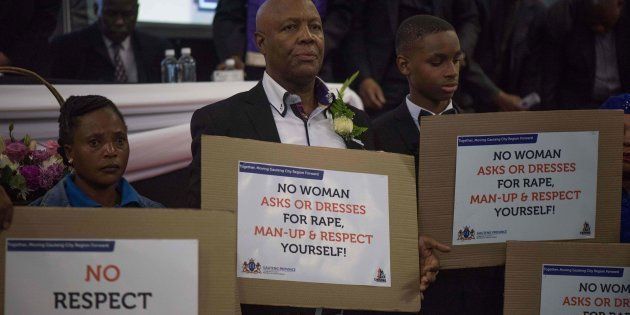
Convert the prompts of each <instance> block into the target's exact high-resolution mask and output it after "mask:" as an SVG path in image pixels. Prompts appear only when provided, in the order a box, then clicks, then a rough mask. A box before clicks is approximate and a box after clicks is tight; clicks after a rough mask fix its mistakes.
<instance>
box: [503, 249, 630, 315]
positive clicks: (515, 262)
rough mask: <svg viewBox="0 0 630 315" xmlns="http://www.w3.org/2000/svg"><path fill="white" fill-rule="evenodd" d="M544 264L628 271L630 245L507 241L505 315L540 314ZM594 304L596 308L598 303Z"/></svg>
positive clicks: (629, 265) (592, 303) (591, 302)
mask: <svg viewBox="0 0 630 315" xmlns="http://www.w3.org/2000/svg"><path fill="white" fill-rule="evenodd" d="M543 264H552V265H571V266H609V267H626V268H628V267H630V244H603V243H577V242H570V243H567V242H516V241H509V242H507V261H506V264H505V289H504V292H505V294H504V304H503V312H504V313H505V314H538V313H539V312H540V300H541V295H540V292H541V282H542V266H543ZM625 285H629V284H625ZM576 291H577V288H576ZM597 295H598V294H595V296H597ZM626 297H627V294H626ZM590 304H591V306H593V305H594V300H591V301H590ZM592 308H593V309H596V307H592ZM576 310H577V309H576ZM597 313H598V312H596V313H594V314H597ZM605 313H606V314H608V312H605ZM580 314H582V312H580ZM615 314H617V313H615Z"/></svg>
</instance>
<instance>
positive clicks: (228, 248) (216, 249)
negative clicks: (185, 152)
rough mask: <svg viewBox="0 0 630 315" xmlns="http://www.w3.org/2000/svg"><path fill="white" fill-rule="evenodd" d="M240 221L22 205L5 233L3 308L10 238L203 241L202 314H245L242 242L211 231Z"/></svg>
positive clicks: (196, 214)
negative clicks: (240, 282)
mask: <svg viewBox="0 0 630 315" xmlns="http://www.w3.org/2000/svg"><path fill="white" fill-rule="evenodd" d="M235 222H236V218H235V217H234V214H233V213H231V212H226V211H199V210H179V209H178V210H168V209H87V208H81V209H78V208H74V209H73V208H33V207H17V208H16V209H15V213H14V217H13V223H12V225H11V227H10V228H9V230H8V231H3V232H2V234H1V235H0V242H1V244H2V245H3V250H2V251H0V266H2V271H1V272H0V296H1V298H0V301H2V302H0V310H4V297H5V294H4V293H5V285H4V283H5V255H6V253H5V250H4V246H6V245H5V244H6V240H7V238H28V239H39V238H45V239H90V240H94V239H197V240H198V245H199V252H198V254H199V271H198V275H199V279H198V284H199V288H198V306H199V314H240V313H241V312H240V305H239V303H238V300H237V296H236V281H235V280H234V279H235V278H234V277H235V273H234V268H232V266H233V265H234V261H235V260H234V250H235V248H236V242H235V240H234V238H233V237H231V236H230V235H228V234H224V235H210V233H208V231H212V230H218V229H221V228H224V227H225V226H234V224H235ZM217 253H220V255H217ZM164 285H168V283H164Z"/></svg>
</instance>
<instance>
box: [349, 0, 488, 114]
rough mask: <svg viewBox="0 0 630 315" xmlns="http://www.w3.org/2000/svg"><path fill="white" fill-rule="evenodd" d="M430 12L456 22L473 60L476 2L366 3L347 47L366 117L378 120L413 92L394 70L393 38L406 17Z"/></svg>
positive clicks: (464, 47) (392, 0)
mask: <svg viewBox="0 0 630 315" xmlns="http://www.w3.org/2000/svg"><path fill="white" fill-rule="evenodd" d="M418 14H429V15H434V16H438V17H440V18H442V19H444V20H446V21H449V22H450V23H451V24H453V25H454V26H455V28H456V30H457V33H458V34H459V35H460V38H461V45H462V50H463V51H464V52H465V54H466V56H472V53H473V51H474V49H475V45H476V44H477V37H478V34H479V15H478V12H477V8H476V5H475V2H474V0H433V1H430V0H388V1H364V3H363V5H362V10H361V11H360V12H358V14H357V17H356V18H355V19H353V25H352V28H351V31H350V34H349V35H348V38H347V48H346V49H344V54H345V56H344V59H345V62H346V63H347V64H348V67H349V68H351V69H355V70H359V71H360V74H359V77H358V78H357V83H358V85H357V87H358V91H359V95H360V96H361V99H362V100H363V103H364V105H365V108H366V111H367V113H368V114H369V115H370V116H371V117H376V116H378V115H380V114H382V113H384V112H385V111H388V110H391V109H393V108H395V107H396V106H397V105H398V104H399V102H400V100H401V99H403V98H404V97H405V95H407V94H408V93H409V90H408V85H407V80H406V79H405V77H403V76H402V75H401V74H400V73H399V72H398V69H397V67H396V52H395V43H394V41H395V35H396V30H397V29H398V26H399V25H400V23H402V21H404V20H405V19H406V18H408V17H411V16H414V15H418Z"/></svg>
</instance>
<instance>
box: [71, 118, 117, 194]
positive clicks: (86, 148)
mask: <svg viewBox="0 0 630 315" xmlns="http://www.w3.org/2000/svg"><path fill="white" fill-rule="evenodd" d="M66 152H67V153H68V158H70V159H72V167H73V168H74V170H75V172H76V174H77V176H78V177H80V178H81V180H82V181H83V182H85V183H87V184H89V185H90V186H91V187H99V188H106V187H109V186H111V185H115V184H117V183H118V181H119V180H120V178H121V177H122V176H123V174H124V173H125V169H126V168H127V161H128V160H129V143H128V142H127V127H126V126H125V124H124V123H123V121H122V120H121V119H120V117H118V115H117V114H116V113H115V112H114V111H113V110H112V109H110V108H107V107H105V108H101V109H98V110H95V111H93V112H90V113H87V114H85V115H83V116H81V117H79V118H78V125H77V127H76V129H75V130H74V135H73V138H72V144H71V145H66Z"/></svg>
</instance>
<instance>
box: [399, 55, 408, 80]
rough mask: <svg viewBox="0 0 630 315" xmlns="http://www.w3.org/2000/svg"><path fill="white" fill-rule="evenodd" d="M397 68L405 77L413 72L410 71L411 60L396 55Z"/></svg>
mask: <svg viewBox="0 0 630 315" xmlns="http://www.w3.org/2000/svg"><path fill="white" fill-rule="evenodd" d="M396 66H397V67H398V71H400V73H401V74H402V75H403V76H408V75H409V73H410V72H411V71H410V70H409V59H407V57H405V56H404V55H396Z"/></svg>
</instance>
